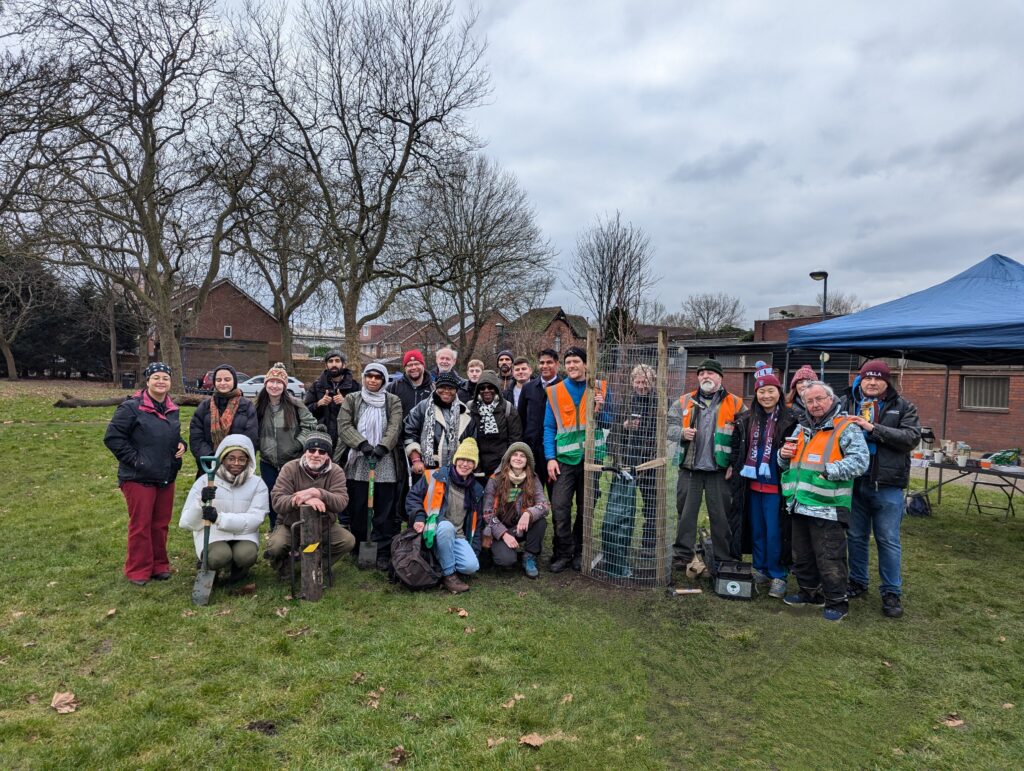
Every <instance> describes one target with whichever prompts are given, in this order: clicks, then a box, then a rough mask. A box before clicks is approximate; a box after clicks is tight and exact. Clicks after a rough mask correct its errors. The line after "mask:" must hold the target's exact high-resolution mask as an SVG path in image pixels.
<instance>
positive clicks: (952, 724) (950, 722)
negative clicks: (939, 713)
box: [941, 712, 964, 728]
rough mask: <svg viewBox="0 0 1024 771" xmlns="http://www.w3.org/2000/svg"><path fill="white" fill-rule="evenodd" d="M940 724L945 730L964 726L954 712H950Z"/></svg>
mask: <svg viewBox="0 0 1024 771" xmlns="http://www.w3.org/2000/svg"><path fill="white" fill-rule="evenodd" d="M941 722H942V725H944V726H946V728H960V726H962V725H963V724H964V721H963V719H962V718H961V717H960V716H959V715H958V714H957V713H956V712H950V713H949V714H948V715H946V717H944V718H943V719H942V721H941Z"/></svg>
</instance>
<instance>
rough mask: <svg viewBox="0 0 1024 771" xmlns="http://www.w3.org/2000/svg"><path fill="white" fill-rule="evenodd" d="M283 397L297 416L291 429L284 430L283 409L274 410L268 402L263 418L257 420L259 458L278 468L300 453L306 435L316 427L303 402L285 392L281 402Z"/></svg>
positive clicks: (314, 420)
mask: <svg viewBox="0 0 1024 771" xmlns="http://www.w3.org/2000/svg"><path fill="white" fill-rule="evenodd" d="M285 399H287V400H288V401H289V402H290V403H291V404H293V405H295V411H296V412H297V413H298V418H299V419H298V422H296V424H295V425H294V426H292V430H291V431H286V430H285V427H284V410H283V409H280V410H278V411H277V412H274V411H273V410H272V409H270V405H269V404H268V405H267V407H266V409H265V410H264V412H263V418H262V419H260V420H259V426H260V460H261V461H263V462H264V463H269V464H270V465H271V466H273V467H274V468H278V469H279V468H281V466H283V465H284V464H285V463H287V462H288V461H290V460H295V459H296V458H298V457H299V456H300V455H302V449H303V448H302V445H303V443H304V442H305V441H306V437H308V436H309V434H310V432H311V431H313V430H314V429H315V428H316V419H315V418H314V417H313V414H312V413H311V412H310V411H309V410H308V409H306V405H305V404H303V403H302V402H300V401H299V400H298V399H296V398H294V397H291V396H289V395H288V394H287V392H286V393H284V394H282V395H281V400H282V402H283V401H284V400H285ZM257 419H259V415H257Z"/></svg>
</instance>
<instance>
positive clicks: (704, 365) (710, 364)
mask: <svg viewBox="0 0 1024 771" xmlns="http://www.w3.org/2000/svg"><path fill="white" fill-rule="evenodd" d="M705 369H706V370H707V371H708V372H717V373H718V374H719V375H722V376H724V375H725V372H724V371H723V370H722V365H721V364H719V363H718V362H717V361H715V360H714V359H704V361H702V362H701V363H700V366H699V367H697V372H698V373H700V372H701V371H702V370H705Z"/></svg>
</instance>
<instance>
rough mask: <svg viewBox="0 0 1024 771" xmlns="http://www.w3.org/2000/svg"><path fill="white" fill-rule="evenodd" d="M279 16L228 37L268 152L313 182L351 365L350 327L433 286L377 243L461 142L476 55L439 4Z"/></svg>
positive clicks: (380, 1) (413, 260)
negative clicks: (239, 52)
mask: <svg viewBox="0 0 1024 771" xmlns="http://www.w3.org/2000/svg"><path fill="white" fill-rule="evenodd" d="M289 21H290V20H289V19H287V17H286V16H285V15H284V13H283V12H272V11H271V10H270V9H268V7H266V6H261V5H258V4H256V3H251V4H249V5H248V6H247V7H246V11H245V18H244V22H243V24H242V25H241V27H240V28H239V29H238V30H237V35H238V38H239V40H241V41H244V49H243V50H244V51H245V58H246V63H245V67H246V72H247V73H248V76H249V77H250V78H251V93H252V94H254V95H259V97H260V98H261V99H263V100H265V101H266V102H267V103H268V104H272V105H273V115H274V116H275V120H276V119H278V118H279V119H280V120H281V123H282V125H281V127H280V130H279V131H278V130H277V128H276V127H275V128H274V135H275V140H274V141H275V145H276V147H277V148H278V149H279V150H280V151H282V152H283V153H285V154H287V155H288V156H290V157H291V158H292V159H294V160H295V161H297V162H299V163H301V164H302V165H303V166H305V168H306V170H307V172H308V174H309V175H310V177H311V180H312V184H313V186H314V187H315V190H316V194H317V196H318V198H319V201H318V202H317V206H316V207H315V208H314V210H315V211H316V212H317V213H318V216H319V219H320V222H319V223H318V224H319V226H320V228H321V232H322V238H323V247H324V252H323V254H324V259H325V261H326V263H327V268H328V270H329V274H330V276H331V279H332V281H333V283H334V288H335V292H336V294H337V300H338V304H339V305H340V307H341V312H342V317H343V323H344V327H345V330H346V333H347V340H346V345H347V349H348V350H347V353H348V355H349V359H350V361H352V362H357V361H359V359H360V355H359V339H358V330H359V329H360V328H361V327H362V326H363V325H364V324H367V323H369V322H370V321H372V320H374V319H376V318H379V317H380V316H382V315H383V314H384V313H386V312H387V309H388V307H389V306H390V305H391V303H392V302H394V300H395V298H396V297H397V296H398V295H399V294H400V293H401V292H403V291H409V290H413V289H416V288H419V287H421V286H424V285H425V284H426V283H429V282H430V281H433V280H435V279H434V277H431V276H424V275H423V273H422V271H420V270H419V256H420V254H419V253H418V252H417V251H416V250H412V251H410V250H406V249H397V248H391V246H392V245H391V244H390V243H389V242H390V241H391V240H392V236H393V228H394V227H395V225H396V219H397V217H398V212H399V210H400V208H401V207H402V206H403V205H408V204H409V203H410V201H411V200H412V193H413V191H414V189H415V185H416V184H417V183H418V182H420V181H422V180H423V179H424V178H425V177H426V176H427V175H428V172H432V170H435V169H442V168H445V167H446V166H447V164H448V161H449V159H450V158H452V157H454V156H457V155H459V154H460V153H462V152H464V150H465V148H466V147H467V146H468V145H470V144H471V143H472V139H471V135H470V131H469V129H468V127H467V126H466V124H465V115H466V112H467V111H468V110H469V109H471V108H472V107H474V106H476V105H477V104H479V103H480V102H481V101H482V100H483V99H484V97H485V96H486V94H487V93H488V77H487V75H486V73H485V72H484V70H483V66H482V63H481V56H482V53H483V47H482V45H481V44H480V43H478V42H477V41H476V39H475V38H474V37H473V34H472V32H473V19H472V18H468V19H465V20H462V21H457V20H456V19H455V15H454V10H453V4H452V3H451V2H450V1H449V0H362V1H360V0H320V2H317V3H309V4H306V5H303V6H302V9H301V11H300V13H299V16H298V18H297V19H295V20H294V23H291V24H290V23H289ZM268 133H270V132H269V130H268ZM381 287H383V289H381ZM371 293H373V295H374V296H373V300H374V301H373V302H372V303H368V302H367V298H368V296H369V295H370V294H371Z"/></svg>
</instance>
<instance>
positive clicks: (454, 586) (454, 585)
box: [441, 573, 469, 594]
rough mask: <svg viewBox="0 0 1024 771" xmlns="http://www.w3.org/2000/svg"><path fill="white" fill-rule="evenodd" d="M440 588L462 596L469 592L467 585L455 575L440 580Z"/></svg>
mask: <svg viewBox="0 0 1024 771" xmlns="http://www.w3.org/2000/svg"><path fill="white" fill-rule="evenodd" d="M441 587H442V588H443V589H445V590H446V591H449V592H451V593H452V594H462V593H463V592H468V591H469V584H467V583H466V582H465V581H463V580H462V579H460V578H459V576H458V575H457V574H456V573H452V574H451V575H450V576H445V577H444V578H442V579H441Z"/></svg>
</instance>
